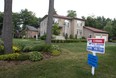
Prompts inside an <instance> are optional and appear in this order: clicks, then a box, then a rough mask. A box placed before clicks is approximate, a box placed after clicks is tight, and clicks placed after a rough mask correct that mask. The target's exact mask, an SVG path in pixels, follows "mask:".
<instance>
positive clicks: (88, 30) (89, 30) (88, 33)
mask: <svg viewBox="0 0 116 78" xmlns="http://www.w3.org/2000/svg"><path fill="white" fill-rule="evenodd" d="M83 36H84V37H85V38H104V39H105V41H106V42H107V41H108V32H106V31H103V30H100V29H96V28H93V27H88V26H84V27H83Z"/></svg>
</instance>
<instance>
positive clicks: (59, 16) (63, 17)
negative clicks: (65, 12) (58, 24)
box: [41, 14, 85, 21]
mask: <svg viewBox="0 0 116 78" xmlns="http://www.w3.org/2000/svg"><path fill="white" fill-rule="evenodd" d="M46 17H48V15H45V16H44V17H43V18H42V19H41V21H43V20H44V19H45V18H46ZM53 17H55V18H61V19H67V20H73V19H75V20H81V21H85V20H84V19H81V18H72V17H67V16H62V15H57V14H55V15H53Z"/></svg>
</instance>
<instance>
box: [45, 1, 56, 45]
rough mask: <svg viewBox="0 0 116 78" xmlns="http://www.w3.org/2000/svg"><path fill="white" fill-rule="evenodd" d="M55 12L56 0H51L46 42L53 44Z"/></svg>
mask: <svg viewBox="0 0 116 78" xmlns="http://www.w3.org/2000/svg"><path fill="white" fill-rule="evenodd" d="M53 14H54V0H49V12H48V23H47V37H46V43H47V44H51V37H52V24H53Z"/></svg>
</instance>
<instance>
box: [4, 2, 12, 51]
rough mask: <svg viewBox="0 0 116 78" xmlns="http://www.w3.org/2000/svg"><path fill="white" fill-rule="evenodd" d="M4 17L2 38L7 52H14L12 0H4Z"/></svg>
mask: <svg viewBox="0 0 116 78" xmlns="http://www.w3.org/2000/svg"><path fill="white" fill-rule="evenodd" d="M4 3H5V4H4V5H5V6H4V19H3V31H2V38H3V42H4V48H5V53H11V52H12V28H13V27H12V0H4Z"/></svg>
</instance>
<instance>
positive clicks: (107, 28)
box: [104, 21, 113, 37]
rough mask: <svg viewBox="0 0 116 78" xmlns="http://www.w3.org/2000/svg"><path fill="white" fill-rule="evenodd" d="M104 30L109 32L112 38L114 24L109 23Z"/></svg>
mask: <svg viewBox="0 0 116 78" xmlns="http://www.w3.org/2000/svg"><path fill="white" fill-rule="evenodd" d="M104 30H105V31H107V32H109V36H110V37H112V36H113V34H112V22H111V21H109V22H107V24H106V26H105V27H104Z"/></svg>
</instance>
